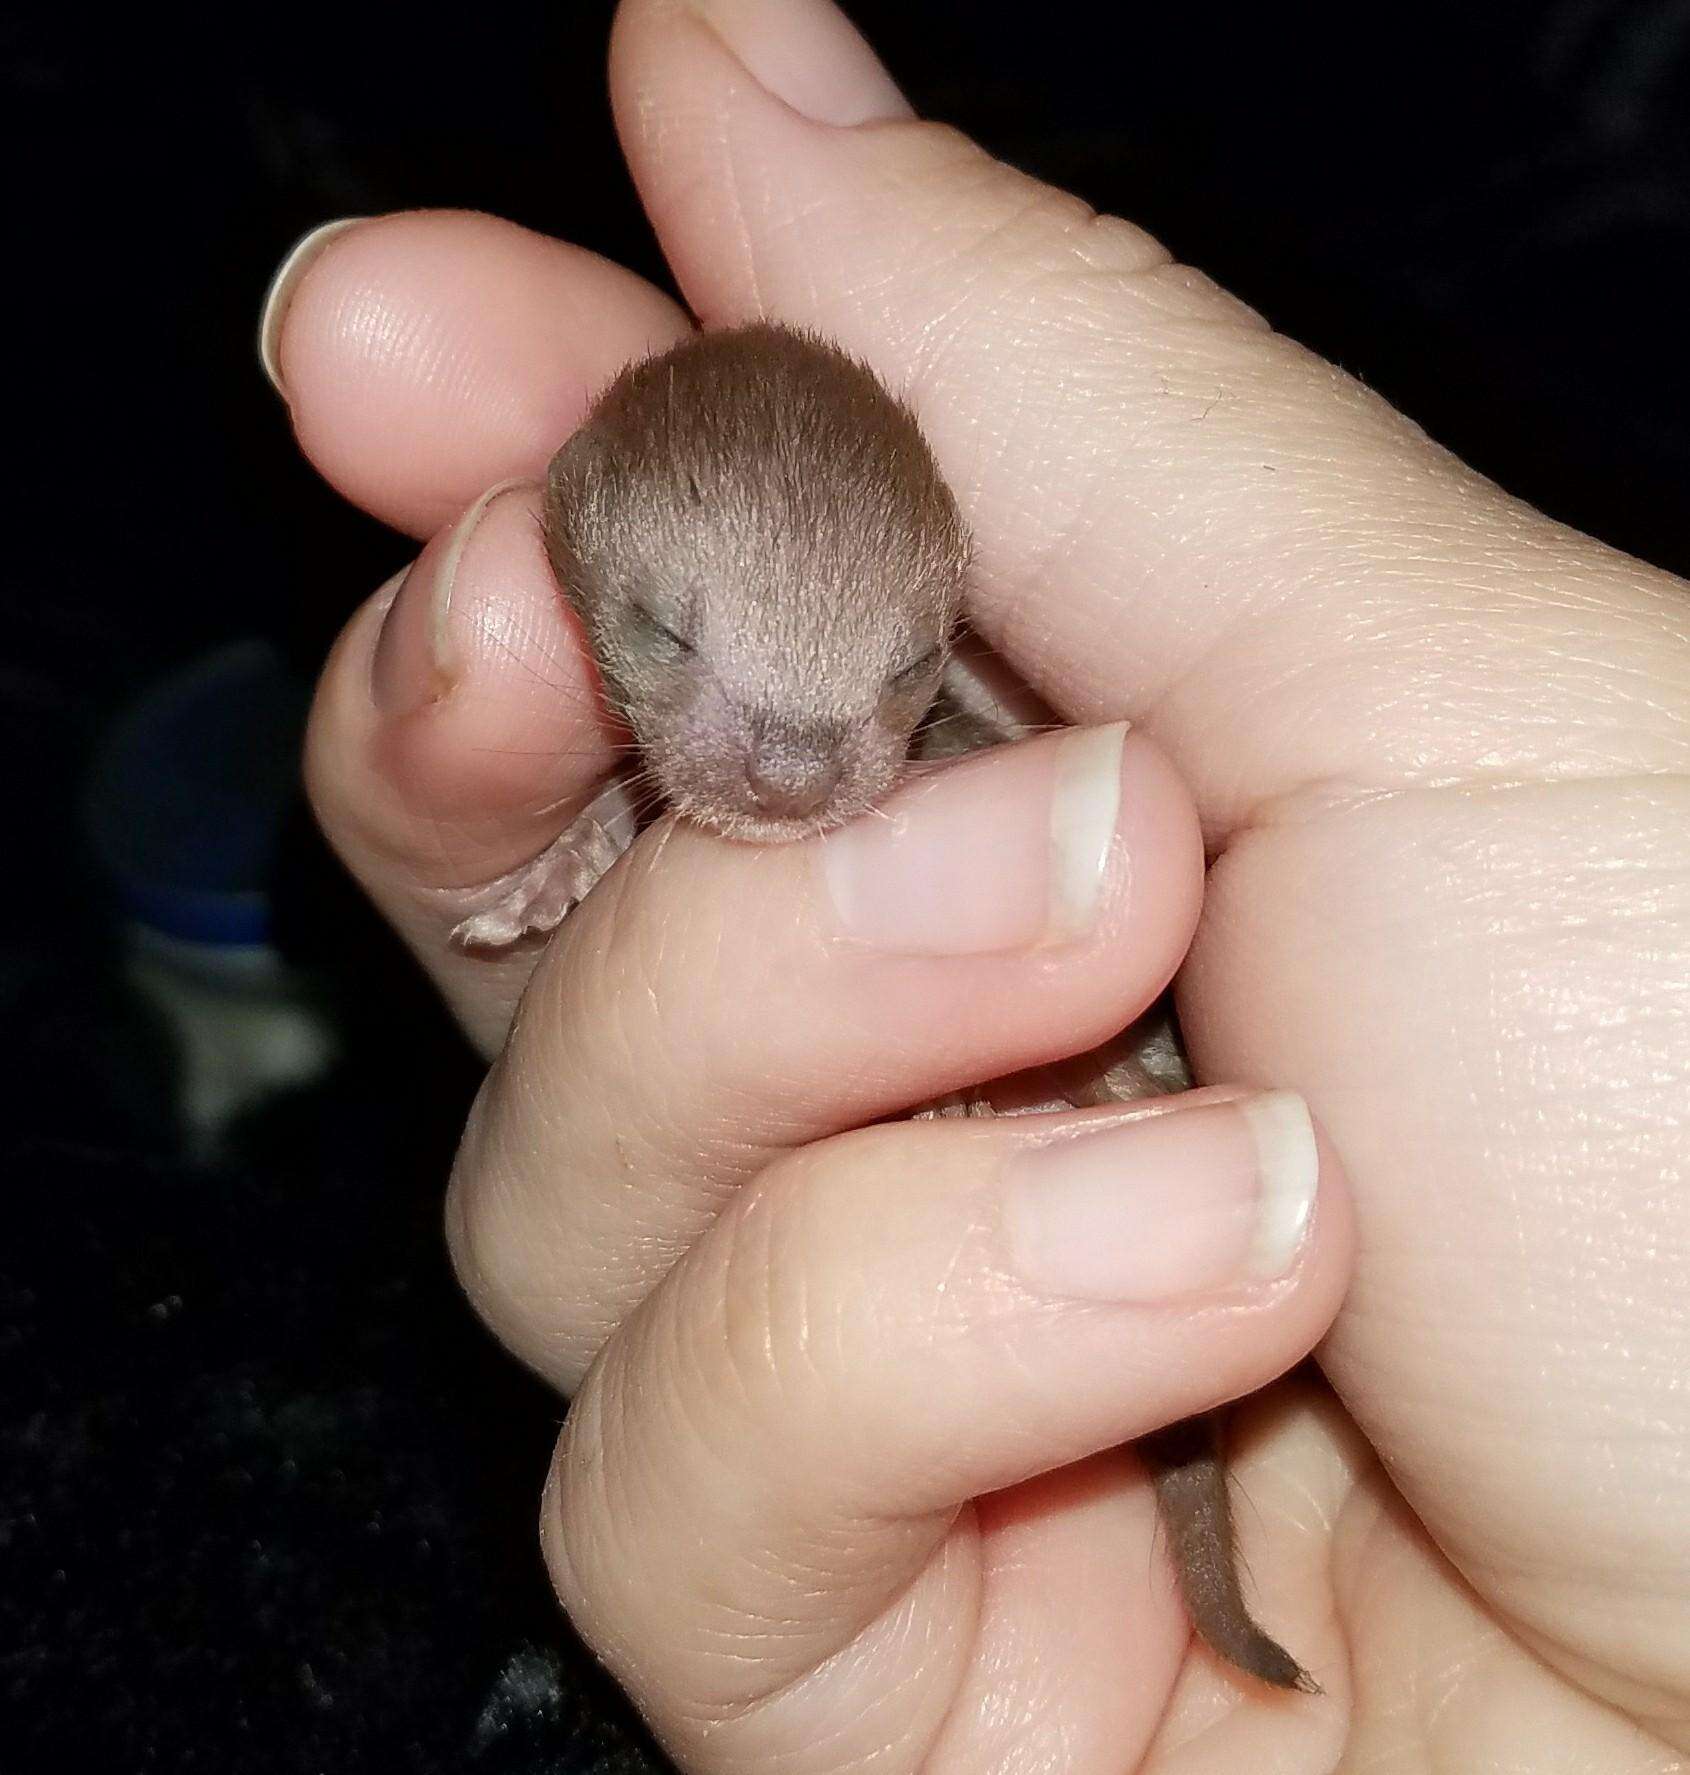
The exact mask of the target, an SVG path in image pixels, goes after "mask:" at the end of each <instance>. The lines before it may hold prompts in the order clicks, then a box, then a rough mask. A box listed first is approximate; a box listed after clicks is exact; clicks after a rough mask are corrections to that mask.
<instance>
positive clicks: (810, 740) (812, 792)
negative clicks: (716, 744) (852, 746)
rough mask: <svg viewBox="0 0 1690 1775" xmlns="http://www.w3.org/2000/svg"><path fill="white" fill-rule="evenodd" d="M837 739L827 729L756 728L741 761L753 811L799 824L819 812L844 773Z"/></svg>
mask: <svg viewBox="0 0 1690 1775" xmlns="http://www.w3.org/2000/svg"><path fill="white" fill-rule="evenodd" d="M842 739H843V736H842V735H841V734H838V733H835V732H834V731H832V730H831V729H827V730H825V731H824V730H823V729H821V728H797V727H792V726H788V725H785V724H780V723H772V722H771V723H765V724H763V725H760V726H759V728H758V730H757V732H756V734H755V735H754V736H753V738H752V743H751V748H750V751H749V752H748V754H747V756H746V760H745V780H746V783H747V785H748V786H749V788H750V790H751V799H752V801H753V802H754V803H755V804H756V807H757V810H758V812H759V813H765V814H768V815H769V816H770V817H771V818H773V819H780V820H801V819H803V818H804V817H805V816H806V815H809V814H813V813H817V812H819V811H820V810H821V809H822V808H824V807H825V806H826V805H827V802H828V798H829V797H830V796H831V795H832V794H833V792H834V790H835V789H837V788H838V787H839V779H840V776H841V775H842V774H843V770H844V763H843V758H842V756H841V750H840V747H841V741H842Z"/></svg>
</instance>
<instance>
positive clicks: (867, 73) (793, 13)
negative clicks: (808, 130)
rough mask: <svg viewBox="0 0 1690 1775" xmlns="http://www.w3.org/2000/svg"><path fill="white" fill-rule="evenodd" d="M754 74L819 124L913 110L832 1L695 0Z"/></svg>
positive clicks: (885, 118) (879, 119) (883, 118)
mask: <svg viewBox="0 0 1690 1775" xmlns="http://www.w3.org/2000/svg"><path fill="white" fill-rule="evenodd" d="M690 3H691V5H692V8H693V11H694V12H695V13H697V15H698V16H699V18H701V19H702V20H703V21H704V22H705V23H706V24H707V25H709V27H710V28H711V30H713V31H714V32H715V33H716V35H717V36H718V37H719V38H720V39H721V41H722V43H723V45H724V47H726V48H727V50H728V51H729V52H730V53H731V54H732V55H733V56H734V58H735V59H736V60H737V61H738V62H739V63H740V65H741V66H742V67H743V68H744V69H745V71H746V73H748V74H749V75H750V76H751V78H752V79H753V80H755V81H756V82H757V84H758V85H759V86H761V87H763V88H764V89H765V90H766V91H768V92H771V93H773V94H774V96H775V97H776V98H777V99H779V100H780V101H781V102H782V104H786V105H790V106H791V107H792V109H793V110H794V111H796V112H797V113H798V114H799V116H801V117H808V118H809V119H811V121H812V122H815V123H831V124H836V125H839V126H842V127H850V126H852V125H854V124H859V123H886V122H890V121H892V120H894V119H898V118H906V117H913V116H914V115H915V113H914V112H913V111H912V110H911V109H910V104H909V101H908V100H907V99H906V98H905V97H904V95H903V94H902V93H901V92H899V90H898V88H897V85H896V84H895V82H894V81H893V79H892V76H891V75H890V74H888V73H887V72H886V70H885V68H883V67H882V66H881V64H880V58H879V57H878V56H877V55H876V54H875V53H874V51H873V50H872V49H870V48H869V46H868V44H867V43H865V42H864V41H863V38H862V36H861V34H860V33H859V32H858V30H857V28H856V26H855V25H853V24H852V23H851V21H850V20H849V19H848V18H846V17H845V15H844V13H842V12H841V11H840V10H839V8H838V7H837V6H835V5H833V4H832V0H690Z"/></svg>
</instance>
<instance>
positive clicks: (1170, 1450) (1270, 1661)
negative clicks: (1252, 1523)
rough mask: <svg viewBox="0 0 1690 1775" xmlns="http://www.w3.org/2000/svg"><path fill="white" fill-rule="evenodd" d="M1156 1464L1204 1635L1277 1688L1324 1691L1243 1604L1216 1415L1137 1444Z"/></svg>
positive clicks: (1183, 1588)
mask: <svg viewBox="0 0 1690 1775" xmlns="http://www.w3.org/2000/svg"><path fill="white" fill-rule="evenodd" d="M1136 1446H1137V1448H1138V1450H1139V1452H1140V1453H1141V1454H1142V1455H1143V1456H1144V1457H1145V1459H1146V1461H1147V1462H1148V1463H1149V1465H1150V1471H1151V1476H1152V1478H1153V1479H1154V1480H1155V1484H1156V1501H1157V1503H1158V1505H1160V1507H1161V1512H1162V1522H1163V1525H1164V1527H1165V1528H1166V1529H1167V1531H1168V1541H1169V1544H1170V1546H1171V1548H1172V1550H1173V1556H1174V1567H1175V1570H1176V1571H1177V1572H1178V1573H1179V1584H1180V1593H1181V1594H1182V1595H1183V1596H1184V1598H1185V1606H1186V1608H1187V1609H1189V1610H1190V1612H1191V1620H1192V1624H1193V1626H1195V1627H1196V1629H1197V1631H1198V1633H1199V1634H1200V1635H1201V1636H1202V1637H1203V1639H1204V1640H1205V1641H1206V1642H1207V1643H1208V1644H1209V1645H1210V1646H1211V1647H1213V1649H1214V1650H1215V1651H1216V1652H1218V1653H1219V1654H1220V1655H1221V1657H1223V1658H1225V1659H1226V1660H1227V1661H1228V1663H1231V1664H1236V1665H1237V1666H1238V1668H1239V1669H1240V1670H1243V1671H1247V1672H1248V1673H1249V1674H1250V1675H1251V1676H1254V1677H1259V1678H1260V1679H1261V1680H1262V1681H1263V1682H1264V1683H1272V1684H1273V1685H1274V1687H1275V1688H1279V1689H1298V1690H1301V1692H1302V1693H1303V1694H1305V1695H1318V1694H1319V1693H1320V1692H1321V1691H1320V1684H1319V1683H1317V1682H1316V1681H1315V1680H1314V1678H1313V1677H1312V1676H1310V1675H1309V1673H1308V1672H1307V1671H1306V1670H1305V1669H1304V1668H1303V1667H1302V1665H1300V1664H1299V1663H1298V1662H1297V1660H1296V1659H1295V1658H1293V1657H1292V1656H1291V1654H1290V1653H1289V1652H1288V1651H1286V1649H1285V1648H1284V1647H1283V1646H1282V1645H1280V1644H1279V1642H1278V1641H1277V1640H1274V1639H1270V1638H1269V1637H1268V1635H1267V1634H1265V1633H1263V1632H1262V1630H1261V1628H1259V1627H1258V1626H1257V1625H1256V1623H1255V1622H1254V1620H1252V1619H1251V1616H1250V1610H1249V1607H1248V1605H1247V1604H1246V1603H1245V1601H1244V1592H1243V1590H1242V1588H1241V1587H1240V1585H1239V1582H1238V1555H1237V1549H1236V1547H1235V1545H1234V1542H1233V1530H1232V1500H1231V1498H1230V1497H1228V1495H1227V1486H1226V1469H1225V1467H1224V1466H1223V1465H1222V1464H1221V1457H1220V1452H1219V1450H1218V1448H1217V1447H1216V1444H1215V1426H1214V1420H1213V1419H1212V1418H1207V1417H1202V1418H1187V1419H1186V1420H1185V1422H1184V1423H1180V1424H1173V1425H1170V1426H1169V1427H1168V1428H1167V1429H1166V1430H1158V1431H1157V1432H1156V1433H1155V1434H1154V1435H1152V1436H1146V1437H1144V1438H1142V1439H1141V1440H1140V1441H1139V1442H1138V1443H1137V1444H1136Z"/></svg>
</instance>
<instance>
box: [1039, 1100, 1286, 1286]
mask: <svg viewBox="0 0 1690 1775" xmlns="http://www.w3.org/2000/svg"><path fill="white" fill-rule="evenodd" d="M1319 1180H1320V1158H1319V1152H1318V1149H1317V1147H1316V1143H1315V1134H1314V1124H1313V1123H1312V1122H1311V1121H1310V1119H1309V1112H1308V1106H1307V1105H1306V1104H1305V1103H1304V1102H1303V1100H1302V1098H1301V1097H1299V1096H1298V1095H1297V1094H1296V1092H1294V1091H1270V1092H1267V1093H1265V1094H1263V1095H1261V1096H1256V1097H1243V1098H1238V1099H1235V1100H1233V1101H1230V1102H1226V1103H1206V1104H1202V1105H1199V1106H1198V1107H1196V1108H1192V1109H1169V1110H1160V1111H1157V1112H1156V1113H1154V1114H1150V1115H1144V1116H1139V1117H1137V1118H1135V1119H1134V1120H1132V1121H1128V1122H1120V1123H1116V1124H1115V1125H1113V1126H1112V1127H1107V1128H1103V1129H1099V1130H1097V1131H1096V1132H1081V1133H1077V1134H1067V1135H1063V1136H1061V1137H1059V1138H1057V1139H1054V1140H1051V1141H1048V1142H1047V1143H1046V1144H1044V1145H1041V1146H1036V1147H1032V1148H1027V1149H1023V1150H1022V1151H1020V1152H1019V1153H1017V1154H1016V1156H1015V1157H1014V1158H1013V1159H1012V1160H1011V1161H1010V1166H1009V1171H1008V1175H1007V1179H1006V1191H1005V1197H1004V1227H1005V1232H1006V1236H1007V1239H1008V1244H1009V1255H1010V1261H1011V1263H1012V1264H1013V1266H1014V1268H1015V1270H1016V1272H1017V1274H1019V1275H1020V1276H1021V1278H1022V1279H1023V1280H1024V1281H1025V1282H1027V1283H1028V1284H1029V1285H1030V1286H1032V1287H1034V1288H1036V1289H1038V1290H1039V1291H1040V1292H1041V1293H1048V1294H1057V1295H1064V1296H1069V1297H1072V1298H1076V1299H1082V1300H1112V1301H1166V1300H1177V1299H1180V1298H1181V1297H1183V1296H1188V1295H1193V1294H1203V1293H1207V1292H1211V1291H1214V1290H1217V1289H1224V1288H1227V1287H1234V1286H1239V1285H1242V1284H1246V1283H1250V1282H1262V1281H1266V1280H1269V1279H1271V1278H1273V1277H1275V1276H1281V1275H1283V1274H1284V1273H1285V1271H1286V1270H1287V1269H1289V1268H1290V1266H1291V1263H1292V1261H1293V1259H1294V1258H1295V1257H1296V1255H1297V1251H1298V1249H1299V1247H1300V1246H1301V1245H1302V1243H1303V1239H1304V1236H1305V1235H1306V1233H1307V1231H1308V1226H1309V1219H1310V1215H1311V1212H1312V1210H1313V1207H1314V1199H1315V1190H1316V1186H1317V1185H1318V1183H1319Z"/></svg>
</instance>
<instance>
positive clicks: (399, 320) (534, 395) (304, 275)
mask: <svg viewBox="0 0 1690 1775" xmlns="http://www.w3.org/2000/svg"><path fill="white" fill-rule="evenodd" d="M686 332H687V321H686V317H685V316H684V315H683V314H682V313H681V311H680V310H679V309H678V308H677V307H676V306H675V304H674V303H673V302H672V301H670V299H669V298H668V297H667V296H665V295H663V294H662V293H661V292H660V291H658V290H656V289H654V288H652V286H651V285H650V284H648V283H647V282H646V281H645V280H644V279H643V278H640V277H636V276H635V275H634V274H633V273H632V272H630V271H626V270H624V269H623V268H622V267H621V266H619V265H613V264H612V263H611V262H610V261H609V260H607V259H601V258H599V257H598V256H597V255H596V254H594V253H589V252H585V251H583V250H582V249H581V248H579V247H572V246H569V245H566V244H565V243H564V242H562V241H556V240H548V239H546V238H545V236H543V235H539V234H534V233H532V232H530V231H529V230H528V229H526V228H519V227H517V226H516V225H515V224H514V223H511V222H503V221H500V220H499V219H498V218H497V217H494V216H482V215H475V214H471V213H468V212H464V211H451V210H445V211H419V212H414V213H408V214H402V215H393V216H381V217H376V218H373V219H354V220H352V221H349V222H345V223H331V224H329V225H327V226H326V227H324V228H320V229H318V230H317V231H316V232H314V233H313V234H310V235H308V236H306V238H305V239H304V240H303V241H301V242H300V243H299V244H298V246H296V247H295V249H294V250H293V252H292V253H291V254H290V255H289V256H288V258H287V260H286V261H285V262H284V263H283V265H282V267H281V269H280V271H279V272H278V273H277V275H276V278H275V280H274V281H273V282H272V284H271V288H270V292H269V294H268V296H267V297H266V299H265V306H264V314H263V317H262V319H261V321H260V327H259V334H260V352H261V355H262V358H263V361H264V363H265V366H266V368H267V370H268V371H269V373H270V375H271V377H272V380H274V381H275V383H276V385H277V388H278V389H279V391H280V392H281V394H282V395H283V398H284V399H285V400H286V401H287V404H288V411H289V413H290V415H291V417H292V419H293V424H294V430H295V432H296V433H297V435H298V438H299V443H300V447H301V449H303V450H304V452H305V454H306V455H307V456H308V457H309V458H310V459H311V461H312V462H313V463H314V464H315V465H316V467H317V469H318V470H319V472H320V473H322V475H323V476H324V477H325V478H326V479H327V480H328V481H329V482H330V483H331V484H332V485H333V486H334V487H336V488H337V489H338V490H339V491H340V492H342V493H344V494H345V495H346V497H347V498H348V499H350V500H352V501H353V502H354V503H355V504H357V505H361V506H363V507H364V508H365V510H367V511H370V512H373V513H374V514H375V515H376V516H377V517H379V518H382V519H385V520H386V522H388V523H389V524H392V525H394V526H396V527H397V528H398V529H401V530H404V531H407V532H409V533H410V534H411V535H413V536H430V535H432V534H433V533H434V532H435V531H436V530H437V529H439V527H440V526H441V525H442V524H444V523H446V522H448V521H449V520H451V519H452V518H454V517H456V516H457V514H458V513H459V512H461V511H462V510H463V509H464V507H465V506H467V505H468V504H469V503H470V501H471V500H472V499H474V498H476V497H477V496H478V495H479V494H480V493H481V492H482V491H483V490H484V489H485V488H488V487H491V486H493V485H494V484H495V483H496V482H499V481H504V480H508V479H511V478H516V477H529V478H532V477H534V476H537V475H539V474H540V473H541V471H542V470H543V469H544V468H545V466H546V462H547V459H548V458H549V457H550V456H551V454H552V452H553V451H554V450H556V449H557V447H558V445H559V444H560V443H562V442H563V440H564V439H565V438H566V437H568V435H569V434H570V432H571V431H573V430H574V428H575V426H576V424H577V422H578V421H579V420H580V418H581V415H582V414H583V413H584V412H585V411H586V408H587V403H588V402H589V401H590V400H591V398H592V397H593V395H594V394H596V393H597V392H598V390H599V389H601V388H602V387H603V386H604V385H605V384H606V383H607V382H609V381H610V379H611V378H612V377H613V376H614V375H615V374H616V372H617V371H618V370H620V369H621V368H622V367H623V365H625V364H626V363H628V362H629V361H630V360H631V359H634V358H637V357H643V356H645V355H646V354H647V353H648V352H650V351H653V350H658V349H661V348H663V347H665V346H668V345H672V344H674V343H675V342H676V341H677V340H678V339H680V338H682V337H684V335H685V334H686Z"/></svg>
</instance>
